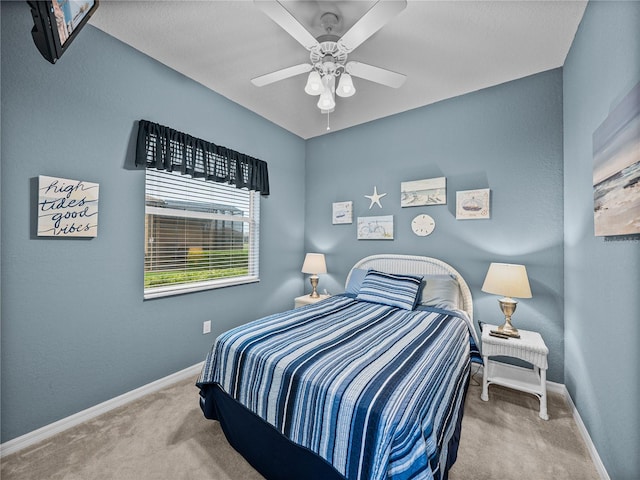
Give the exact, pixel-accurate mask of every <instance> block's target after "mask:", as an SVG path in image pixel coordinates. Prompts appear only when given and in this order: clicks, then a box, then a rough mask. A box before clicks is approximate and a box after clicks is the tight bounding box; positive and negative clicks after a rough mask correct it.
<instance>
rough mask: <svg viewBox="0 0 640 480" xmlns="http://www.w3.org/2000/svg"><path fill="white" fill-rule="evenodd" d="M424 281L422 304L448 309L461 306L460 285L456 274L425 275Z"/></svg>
mask: <svg viewBox="0 0 640 480" xmlns="http://www.w3.org/2000/svg"><path fill="white" fill-rule="evenodd" d="M423 283H424V287H423V288H422V293H421V296H420V305H426V306H429V307H435V306H440V307H443V308H448V309H452V308H454V309H458V308H460V307H461V304H462V301H461V294H460V286H459V285H458V281H457V280H456V278H455V277H454V276H452V275H425V276H424V279H423Z"/></svg>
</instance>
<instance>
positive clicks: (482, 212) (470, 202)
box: [456, 188, 491, 220]
mask: <svg viewBox="0 0 640 480" xmlns="http://www.w3.org/2000/svg"><path fill="white" fill-rule="evenodd" d="M490 198H491V190H490V189H488V188H481V189H479V190H461V191H459V192H456V219H457V220H478V219H484V218H490V210H489V206H490V202H489V201H490Z"/></svg>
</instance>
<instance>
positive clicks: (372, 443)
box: [196, 255, 482, 480]
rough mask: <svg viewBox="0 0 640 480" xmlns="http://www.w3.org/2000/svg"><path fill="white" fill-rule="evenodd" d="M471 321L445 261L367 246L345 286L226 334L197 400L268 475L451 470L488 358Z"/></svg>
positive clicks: (370, 475)
mask: <svg viewBox="0 0 640 480" xmlns="http://www.w3.org/2000/svg"><path fill="white" fill-rule="evenodd" d="M472 321H473V302H472V298H471V292H470V290H469V287H468V285H467V283H466V282H465V280H464V279H463V278H462V276H461V275H460V274H459V273H458V272H457V271H456V270H455V269H454V268H453V267H451V266H450V265H448V264H447V263H445V262H442V261H440V260H438V259H434V258H430V257H419V256H408V255H374V256H370V257H366V258H364V259H362V260H360V261H359V262H357V263H356V264H355V265H354V266H353V268H352V269H351V270H350V272H349V274H348V276H347V281H346V285H345V293H344V294H340V295H334V296H332V297H330V298H328V299H326V300H322V301H320V302H318V303H315V304H312V305H307V306H304V307H301V308H298V309H294V310H289V311H286V312H281V313H278V314H274V315H270V316H267V317H264V318H261V319H258V320H255V321H252V322H249V323H247V324H244V325H241V326H239V327H236V328H234V329H232V330H229V331H227V332H225V333H223V334H222V335H220V336H219V337H218V338H217V339H216V341H215V343H214V344H213V346H212V348H211V351H210V352H209V354H208V356H207V358H206V360H205V363H204V366H203V369H202V373H201V375H200V377H199V379H198V382H197V384H196V385H197V387H198V388H199V389H200V406H201V408H202V410H203V413H204V415H205V417H206V418H209V419H213V420H218V421H219V422H220V425H221V427H222V430H223V432H224V434H225V436H226V437H227V439H228V441H229V443H230V444H231V445H232V446H233V447H234V448H235V449H236V450H237V451H238V452H240V453H241V454H242V455H243V456H244V457H245V458H246V459H247V461H248V462H249V463H250V464H251V465H252V466H253V467H254V468H255V469H256V470H258V471H259V472H260V473H261V474H262V475H263V476H264V477H265V478H267V479H268V480H280V479H282V480H289V479H290V480H302V479H304V480H316V479H317V480H334V479H335V480H344V479H348V480H379V479H394V480H401V479H409V478H411V479H428V480H430V479H435V480H444V479H446V478H447V474H448V471H449V468H450V467H451V466H452V465H453V463H454V462H455V460H456V455H457V449H458V442H459V439H460V429H461V421H462V414H463V406H464V399H465V395H466V391H467V386H468V383H469V377H470V368H471V363H472V362H478V363H481V361H482V360H481V357H480V354H479V352H478V349H477V345H478V340H477V337H476V332H475V329H474V328H473V323H472Z"/></svg>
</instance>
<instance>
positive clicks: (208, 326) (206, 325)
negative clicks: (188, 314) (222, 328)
mask: <svg viewBox="0 0 640 480" xmlns="http://www.w3.org/2000/svg"><path fill="white" fill-rule="evenodd" d="M207 333H211V320H207V321H206V322H203V323H202V334H203V335H206V334H207Z"/></svg>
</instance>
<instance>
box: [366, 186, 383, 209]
mask: <svg viewBox="0 0 640 480" xmlns="http://www.w3.org/2000/svg"><path fill="white" fill-rule="evenodd" d="M385 195H386V193H378V187H377V186H375V187H373V195H365V197H366V198H368V199H369V200H371V205H369V210H371V208H372V207H373V205H374V204H377V205H378V206H379V207H380V208H382V204H381V203H380V199H381V198H382V197H384V196H385Z"/></svg>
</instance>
